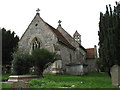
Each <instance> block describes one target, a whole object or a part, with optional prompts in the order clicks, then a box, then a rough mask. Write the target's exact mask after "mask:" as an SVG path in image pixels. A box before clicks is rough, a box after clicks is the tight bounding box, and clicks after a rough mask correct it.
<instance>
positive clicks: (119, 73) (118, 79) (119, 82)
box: [110, 65, 120, 87]
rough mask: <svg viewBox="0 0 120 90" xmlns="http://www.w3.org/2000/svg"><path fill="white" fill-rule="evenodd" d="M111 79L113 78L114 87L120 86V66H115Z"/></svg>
mask: <svg viewBox="0 0 120 90" xmlns="http://www.w3.org/2000/svg"><path fill="white" fill-rule="evenodd" d="M110 73H111V78H112V85H113V86H117V87H119V86H120V66H118V65H114V66H113V67H112V68H111V70H110Z"/></svg>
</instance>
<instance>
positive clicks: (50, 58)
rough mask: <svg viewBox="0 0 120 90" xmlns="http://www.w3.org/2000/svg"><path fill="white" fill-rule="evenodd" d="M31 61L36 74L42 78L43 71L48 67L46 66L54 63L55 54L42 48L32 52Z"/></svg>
mask: <svg viewBox="0 0 120 90" xmlns="http://www.w3.org/2000/svg"><path fill="white" fill-rule="evenodd" d="M32 59H33V60H34V65H35V71H36V74H37V75H38V76H42V73H43V70H44V69H45V68H47V66H48V65H47V64H48V63H50V62H51V63H53V62H54V60H55V53H52V52H49V51H48V50H46V49H43V48H42V49H39V48H38V49H35V50H34V51H33V52H32Z"/></svg>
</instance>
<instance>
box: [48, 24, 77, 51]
mask: <svg viewBox="0 0 120 90" xmlns="http://www.w3.org/2000/svg"><path fill="white" fill-rule="evenodd" d="M46 24H47V25H48V26H49V27H50V28H51V30H52V31H53V33H55V35H56V36H57V38H58V40H59V42H61V43H63V44H64V45H66V46H67V47H69V48H71V49H75V47H73V46H72V45H71V44H70V43H69V42H68V41H67V39H66V38H65V37H64V36H63V35H62V34H61V33H60V32H59V31H58V30H57V29H55V28H54V27H52V26H51V25H49V24H48V23H46Z"/></svg>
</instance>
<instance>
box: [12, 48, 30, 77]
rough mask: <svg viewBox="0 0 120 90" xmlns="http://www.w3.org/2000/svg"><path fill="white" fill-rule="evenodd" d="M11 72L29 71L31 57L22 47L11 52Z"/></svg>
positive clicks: (21, 72)
mask: <svg viewBox="0 0 120 90" xmlns="http://www.w3.org/2000/svg"><path fill="white" fill-rule="evenodd" d="M12 64H13V72H14V73H15V74H18V75H23V74H27V73H29V70H30V67H32V58H31V55H29V54H28V53H26V52H23V50H22V49H18V50H17V51H16V52H14V53H13V61H12Z"/></svg>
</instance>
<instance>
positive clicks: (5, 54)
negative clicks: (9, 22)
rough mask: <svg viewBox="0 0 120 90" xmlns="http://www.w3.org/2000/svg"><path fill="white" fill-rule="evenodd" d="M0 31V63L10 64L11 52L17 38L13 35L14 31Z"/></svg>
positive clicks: (3, 29) (16, 42)
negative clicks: (0, 34) (0, 53)
mask: <svg viewBox="0 0 120 90" xmlns="http://www.w3.org/2000/svg"><path fill="white" fill-rule="evenodd" d="M1 31H2V65H3V66H4V65H11V61H12V59H13V58H12V53H13V51H14V50H15V48H16V47H17V45H18V41H19V38H18V36H17V35H15V32H14V31H13V32H11V31H10V30H8V31H7V30H6V29H5V28H2V29H1Z"/></svg>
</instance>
